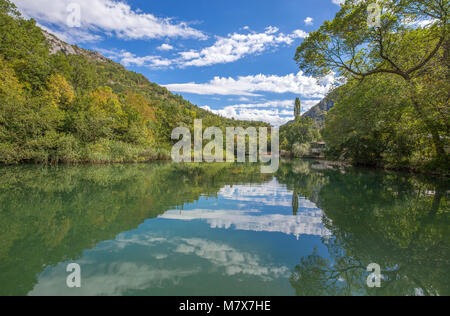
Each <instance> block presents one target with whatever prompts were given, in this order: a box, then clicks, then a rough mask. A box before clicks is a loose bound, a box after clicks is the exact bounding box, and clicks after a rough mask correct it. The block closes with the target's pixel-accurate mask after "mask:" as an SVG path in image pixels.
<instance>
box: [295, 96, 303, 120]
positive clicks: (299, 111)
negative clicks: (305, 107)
mask: <svg viewBox="0 0 450 316" xmlns="http://www.w3.org/2000/svg"><path fill="white" fill-rule="evenodd" d="M294 115H295V119H296V120H298V119H299V118H300V117H301V115H302V103H301V101H300V98H296V99H295V110H294Z"/></svg>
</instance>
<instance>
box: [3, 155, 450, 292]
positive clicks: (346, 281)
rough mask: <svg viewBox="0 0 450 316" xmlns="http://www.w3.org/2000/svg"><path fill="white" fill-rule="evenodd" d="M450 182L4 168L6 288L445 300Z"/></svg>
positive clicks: (238, 170) (366, 173) (298, 171)
mask: <svg viewBox="0 0 450 316" xmlns="http://www.w3.org/2000/svg"><path fill="white" fill-rule="evenodd" d="M448 190H449V182H448V181H447V180H442V179H436V178H426V177H414V176H411V175H408V174H402V173H392V172H391V173H388V172H382V171H374V170H367V169H357V168H332V167H328V166H326V165H324V164H321V163H318V162H313V161H291V162H284V163H283V164H282V166H281V168H280V170H279V171H278V172H277V173H276V174H274V175H263V174H261V173H260V168H259V166H257V165H234V164H201V165H195V164H192V165H177V164H170V163H155V164H146V165H120V166H78V167H70V166H65V167H57V168H50V167H45V168H43V167H36V166H21V167H4V168H0V294H1V295H202V296H203V295H449V294H450V289H449V284H450V282H449V277H448V275H449V272H450V266H449V259H450V252H449V239H450V237H449V199H448V197H449V196H448ZM69 263H78V264H79V265H80V266H81V269H82V273H81V275H82V287H81V288H80V289H69V288H68V287H67V285H66V278H67V276H68V273H67V272H66V267H67V265H68V264H69ZM370 263H377V264H379V265H380V266H381V268H382V270H383V281H382V286H381V288H378V289H371V288H368V287H367V284H366V280H367V277H368V275H369V273H368V272H367V271H366V267H367V266H368V265H369V264H370Z"/></svg>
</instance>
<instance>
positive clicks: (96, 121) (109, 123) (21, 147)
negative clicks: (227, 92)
mask: <svg viewBox="0 0 450 316" xmlns="http://www.w3.org/2000/svg"><path fill="white" fill-rule="evenodd" d="M0 78H1V80H0V164H17V163H24V162H31V163H41V164H57V163H59V162H64V163H80V162H89V163H108V162H137V161H139V162H141V161H148V160H155V159H162V158H170V149H171V148H172V145H173V143H174V141H173V140H172V139H171V135H172V131H173V130H174V129H175V128H177V127H187V128H189V129H190V130H191V133H192V130H193V125H194V124H193V123H194V120H195V119H202V120H203V127H205V128H206V127H210V126H215V127H219V128H222V129H223V130H224V129H225V127H228V126H230V127H237V126H242V127H244V128H247V127H249V126H268V124H266V123H262V122H247V121H237V120H233V119H228V118H224V117H221V116H218V115H215V114H213V113H211V112H209V111H206V110H204V109H201V108H199V107H197V106H196V105H194V104H192V103H190V102H189V101H187V100H185V99H184V98H183V97H181V96H180V95H175V94H173V93H171V92H170V91H168V90H167V89H166V88H164V87H161V86H159V85H158V84H156V83H153V82H150V81H149V80H148V79H147V78H146V77H145V76H143V75H142V74H138V73H136V72H133V71H128V70H127V69H126V68H125V67H124V66H122V65H121V64H119V63H116V62H114V61H112V60H110V59H108V58H106V57H104V56H102V55H101V54H100V53H98V52H95V51H89V50H86V49H82V48H80V47H78V46H76V45H70V44H68V43H65V42H64V41H62V40H60V39H59V38H58V37H56V36H55V35H53V34H50V33H48V32H46V31H44V30H42V29H41V28H40V27H38V26H37V25H36V22H35V21H34V20H32V19H31V20H26V19H24V18H23V17H22V16H21V14H20V12H18V11H17V9H16V8H15V6H14V4H12V3H11V1H9V0H0Z"/></svg>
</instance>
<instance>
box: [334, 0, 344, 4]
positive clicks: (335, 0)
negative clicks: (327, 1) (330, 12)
mask: <svg viewBox="0 0 450 316" xmlns="http://www.w3.org/2000/svg"><path fill="white" fill-rule="evenodd" d="M331 2H333V3H334V4H336V5H341V4H343V3H344V2H345V0H331Z"/></svg>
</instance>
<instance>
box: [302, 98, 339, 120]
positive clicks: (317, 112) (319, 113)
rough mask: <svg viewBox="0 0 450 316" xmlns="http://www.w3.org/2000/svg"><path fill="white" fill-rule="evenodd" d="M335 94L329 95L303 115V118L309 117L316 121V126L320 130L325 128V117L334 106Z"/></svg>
mask: <svg viewBox="0 0 450 316" xmlns="http://www.w3.org/2000/svg"><path fill="white" fill-rule="evenodd" d="M334 96H335V93H334V92H332V93H330V94H328V95H327V96H326V97H325V98H324V99H323V100H322V101H320V102H319V103H318V104H317V105H315V106H314V107H312V108H311V109H310V110H309V111H308V112H306V113H305V114H303V117H309V118H311V119H313V120H314V123H315V126H316V127H318V128H323V127H325V117H326V114H327V113H328V111H330V110H331V109H332V108H333V107H334V105H335V102H334Z"/></svg>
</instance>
